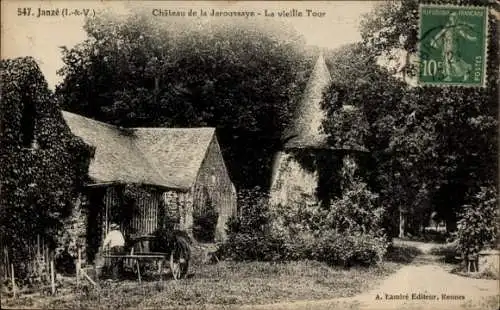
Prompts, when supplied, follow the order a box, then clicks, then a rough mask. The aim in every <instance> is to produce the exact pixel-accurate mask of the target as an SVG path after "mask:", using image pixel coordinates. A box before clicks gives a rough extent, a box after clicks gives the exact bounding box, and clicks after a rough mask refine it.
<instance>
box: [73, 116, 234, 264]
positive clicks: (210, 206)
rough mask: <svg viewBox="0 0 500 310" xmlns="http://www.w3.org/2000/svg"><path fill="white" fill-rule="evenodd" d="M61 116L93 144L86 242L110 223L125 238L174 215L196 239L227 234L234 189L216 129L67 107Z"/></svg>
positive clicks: (96, 240) (94, 243)
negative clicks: (103, 117)
mask: <svg viewBox="0 0 500 310" xmlns="http://www.w3.org/2000/svg"><path fill="white" fill-rule="evenodd" d="M63 117H64V119H65V121H66V123H67V124H68V126H69V128H70V129H71V132H72V133H73V134H74V135H76V136H78V137H80V138H82V139H83V141H84V142H85V143H87V144H89V145H91V146H93V147H94V148H95V154H94V157H93V159H92V160H91V162H90V167H89V177H90V180H91V182H90V183H89V184H88V185H87V191H86V199H87V201H88V202H87V205H88V211H87V212H88V213H87V217H88V225H89V227H88V228H87V236H86V238H87V245H88V246H89V247H90V248H98V247H99V245H100V242H101V239H102V237H103V236H104V235H105V234H106V233H107V230H108V227H109V224H110V223H111V222H117V223H119V224H120V225H121V228H122V230H123V231H125V234H126V237H127V236H132V235H150V234H153V233H154V232H155V231H156V230H157V229H159V228H162V227H163V226H165V225H166V223H167V222H168V221H175V225H176V228H178V229H181V230H184V231H186V232H188V233H189V234H190V235H191V236H192V237H194V239H196V240H198V241H201V242H214V241H220V240H223V239H224V238H225V226H226V222H227V220H228V219H229V217H230V216H231V215H233V214H235V212H236V190H235V188H234V185H233V183H232V182H231V180H230V177H229V174H228V171H227V169H226V165H225V163H224V160H223V158H222V154H221V150H220V147H219V143H218V141H217V136H216V133H215V129H214V128H127V129H123V128H118V127H115V126H112V125H109V124H105V123H102V122H98V121H95V120H92V119H89V118H86V117H83V116H80V115H77V114H73V113H69V112H63ZM131 185H133V186H132V187H131ZM130 188H132V190H134V191H136V193H135V194H136V195H135V196H133V195H132V196H133V197H132V198H133V199H131V197H128V196H127V191H128V192H130ZM129 196H130V195H129ZM90 226H92V227H90ZM90 255H91V256H92V254H90Z"/></svg>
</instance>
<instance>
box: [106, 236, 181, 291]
mask: <svg viewBox="0 0 500 310" xmlns="http://www.w3.org/2000/svg"><path fill="white" fill-rule="evenodd" d="M130 239H131V240H130V242H129V246H128V247H127V248H129V251H128V253H126V254H119V255H105V256H104V257H105V258H108V259H121V260H125V261H128V262H129V263H131V264H132V266H134V267H135V268H134V270H135V271H136V274H137V278H138V280H139V282H140V281H141V263H142V262H144V261H154V262H156V264H157V267H158V272H159V274H160V279H161V278H162V273H163V268H164V267H166V265H167V264H168V266H169V267H170V272H171V273H172V277H173V278H174V279H175V280H178V279H181V278H184V277H185V276H186V275H187V272H188V268H189V260H190V258H191V249H190V241H189V240H190V239H189V237H188V236H187V235H186V234H185V233H182V232H179V231H177V232H174V233H173V234H172V235H171V236H168V237H167V238H159V237H158V236H154V235H142V236H132V237H131V238H130ZM158 250H160V251H158Z"/></svg>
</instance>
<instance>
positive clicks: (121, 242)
mask: <svg viewBox="0 0 500 310" xmlns="http://www.w3.org/2000/svg"><path fill="white" fill-rule="evenodd" d="M102 247H103V250H108V249H109V252H110V254H111V255H119V254H123V251H124V247H125V238H124V237H123V234H122V232H121V231H120V226H119V225H118V224H116V223H112V224H111V225H110V231H109V232H108V234H107V235H106V238H104V242H103V244H102ZM111 264H112V268H113V279H114V280H117V279H118V276H119V275H120V274H121V273H122V269H123V262H122V260H121V259H117V258H114V259H112V260H111Z"/></svg>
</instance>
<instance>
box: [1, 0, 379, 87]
mask: <svg viewBox="0 0 500 310" xmlns="http://www.w3.org/2000/svg"><path fill="white" fill-rule="evenodd" d="M374 5H375V3H374V2H371V1H311V2H309V1H308V2H292V1H290V2H288V1H287V2H277V1H276V2H260V1H252V2H244V1H203V2H195V1H184V2H182V1H168V2H167V1H140V2H139V1H109V0H108V1H104V0H102V1H92V0H85V1H69V0H65V1H63V0H52V1H28V0H2V1H1V14H2V15H1V26H2V29H1V34H2V36H1V40H2V42H1V43H2V44H1V57H2V59H5V58H13V57H21V56H32V57H33V58H35V60H36V61H37V62H38V64H39V66H40V68H41V70H42V72H43V74H44V75H45V78H46V79H47V82H48V84H49V87H50V88H51V89H54V87H55V85H56V84H57V83H59V82H60V81H61V79H62V78H61V77H60V76H58V75H57V73H56V72H57V70H58V69H60V68H61V67H62V66H63V62H62V60H61V52H60V48H59V47H60V46H67V47H69V48H71V47H73V46H74V45H75V44H77V43H79V42H82V41H83V40H85V38H86V34H85V32H84V30H83V28H82V26H83V23H84V17H83V16H62V15H63V11H64V9H67V11H68V12H72V11H74V10H75V9H79V10H83V9H90V10H91V11H92V12H95V14H99V11H100V10H109V11H112V12H115V13H117V14H129V13H131V12H135V11H138V8H139V7H141V8H144V9H145V10H146V11H147V10H150V11H151V13H153V10H176V11H188V10H189V9H193V10H194V11H197V12H199V11H200V9H203V10H205V11H211V10H212V9H214V10H221V11H222V10H223V11H249V12H250V11H251V12H255V13H256V14H257V13H260V14H261V15H260V16H257V17H253V18H279V19H281V20H285V21H286V22H288V23H289V24H290V26H291V27H294V28H295V29H296V30H297V31H298V32H299V33H301V34H303V35H304V37H305V39H306V42H307V44H309V45H316V46H320V47H327V48H336V47H338V46H341V45H344V44H347V43H352V42H356V41H359V40H361V37H360V34H359V29H358V25H359V20H360V18H361V16H362V15H363V14H366V13H368V12H370V11H371V10H372V8H373V7H374ZM39 8H42V9H43V10H56V9H59V15H58V16H40V17H37V15H38V11H39ZM28 9H30V10H31V11H30V13H31V14H29V15H28V14H27V12H28ZM265 10H267V12H268V14H269V13H270V12H274V13H275V16H274V17H264V16H263V15H265ZM283 10H285V11H287V12H293V10H295V12H299V11H300V12H302V13H303V16H302V17H279V16H278V12H282V11H283ZM307 10H311V11H313V12H322V13H324V16H323V17H307V16H306V15H307ZM198 14H199V13H198ZM154 18H159V19H162V18H193V17H154ZM197 18H202V17H197ZM233 18H239V19H244V18H245V17H233ZM249 18H252V17H249Z"/></svg>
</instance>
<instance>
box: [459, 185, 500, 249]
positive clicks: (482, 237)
mask: <svg viewBox="0 0 500 310" xmlns="http://www.w3.org/2000/svg"><path fill="white" fill-rule="evenodd" d="M475 199H476V203H475V204H471V205H466V206H464V210H463V213H462V215H461V218H460V220H459V221H458V231H457V239H458V247H459V249H460V252H461V253H462V255H463V256H464V257H465V256H468V255H476V254H478V253H479V252H480V251H481V250H482V249H484V248H486V247H490V246H491V247H493V246H495V245H496V244H497V242H496V241H497V236H498V227H497V225H498V204H497V203H498V198H497V191H496V188H495V187H494V186H490V187H482V188H481V190H480V191H479V193H477V194H476V196H475Z"/></svg>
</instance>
